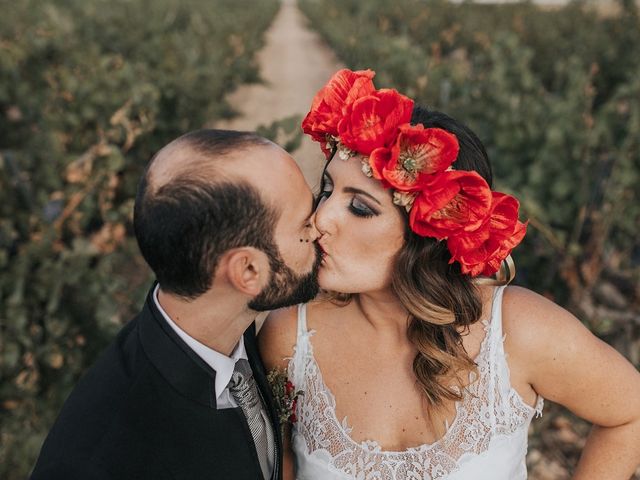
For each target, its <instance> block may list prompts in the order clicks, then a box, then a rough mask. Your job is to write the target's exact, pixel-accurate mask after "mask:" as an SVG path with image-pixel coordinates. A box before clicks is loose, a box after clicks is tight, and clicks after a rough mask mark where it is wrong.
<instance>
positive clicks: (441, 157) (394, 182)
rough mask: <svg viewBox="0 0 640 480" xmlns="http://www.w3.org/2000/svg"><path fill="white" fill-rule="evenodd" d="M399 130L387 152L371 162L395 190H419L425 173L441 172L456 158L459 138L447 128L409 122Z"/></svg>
mask: <svg viewBox="0 0 640 480" xmlns="http://www.w3.org/2000/svg"><path fill="white" fill-rule="evenodd" d="M399 130H400V133H399V135H398V138H397V140H396V142H395V144H394V145H393V146H392V147H391V151H390V153H389V154H388V155H386V156H385V157H383V158H379V157H374V158H373V161H372V163H374V162H375V164H376V170H377V171H378V172H379V175H380V177H381V178H384V179H385V180H386V181H387V182H388V183H389V184H390V185H391V186H393V187H394V188H396V189H399V190H405V191H407V190H415V189H419V188H420V187H421V185H422V184H424V182H425V181H428V179H425V175H432V174H434V173H436V172H444V171H445V170H446V169H447V168H449V167H450V166H451V164H452V163H453V162H454V161H455V160H456V158H457V157H458V150H459V149H460V147H459V145H458V139H457V138H456V136H455V135H453V134H452V133H449V132H447V131H446V130H442V129H440V128H424V127H423V126H422V125H409V124H404V125H400V127H399ZM374 153H375V152H374ZM372 156H373V154H372ZM383 159H386V163H384V165H382V160H383Z"/></svg>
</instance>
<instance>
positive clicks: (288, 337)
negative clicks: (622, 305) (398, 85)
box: [260, 70, 640, 480]
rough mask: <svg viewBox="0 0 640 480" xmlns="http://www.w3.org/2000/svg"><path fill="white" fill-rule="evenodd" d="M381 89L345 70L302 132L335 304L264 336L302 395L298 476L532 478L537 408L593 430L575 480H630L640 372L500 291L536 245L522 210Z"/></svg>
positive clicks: (469, 153)
mask: <svg viewBox="0 0 640 480" xmlns="http://www.w3.org/2000/svg"><path fill="white" fill-rule="evenodd" d="M372 77H373V72H370V71H365V72H351V71H349V70H342V71H340V72H338V73H337V74H336V75H335V76H334V77H333V78H332V79H331V80H330V81H329V83H328V84H327V86H325V87H324V88H323V89H322V90H321V91H320V92H318V94H317V96H316V98H315V99H314V101H313V105H312V108H311V112H310V113H309V115H308V116H307V117H306V119H305V121H304V123H303V128H304V130H305V132H306V133H308V134H311V135H312V136H313V138H314V139H316V140H318V141H320V142H321V147H322V149H323V151H324V152H325V153H326V154H327V157H328V160H329V161H328V164H327V166H326V169H325V173H324V178H323V182H322V191H321V193H320V197H319V201H318V207H317V210H316V214H315V225H316V228H317V229H318V231H319V233H320V234H321V237H320V238H319V241H318V243H319V245H320V247H321V249H322V252H323V262H322V266H321V268H320V271H319V277H318V280H319V283H320V286H321V287H322V288H323V289H324V290H325V291H328V292H339V293H340V295H337V294H332V295H328V296H326V297H325V298H323V299H320V300H317V301H315V302H313V303H310V304H308V305H301V306H299V307H298V308H295V309H286V310H280V311H277V312H273V313H272V314H271V315H270V316H269V318H268V320H267V321H266V323H265V325H264V327H263V329H262V331H261V336H260V344H261V351H262V355H263V358H264V361H265V364H266V366H267V368H268V369H271V368H287V369H288V376H289V379H290V380H291V381H292V382H293V383H294V384H295V388H296V389H300V390H302V391H303V392H304V394H303V395H302V396H300V397H299V398H298V401H297V405H296V406H295V409H296V411H295V414H296V417H297V422H296V423H294V424H293V429H292V437H291V440H290V443H289V445H290V447H289V449H288V451H287V452H286V454H285V462H286V464H287V465H288V469H289V472H288V474H289V476H290V478H294V476H295V477H296V478H299V479H309V478H313V479H315V478H321V479H330V478H331V479H333V478H335V479H347V478H358V479H369V478H376V479H377V478H381V479H431V478H447V479H485V478H486V479H492V480H495V479H510V480H511V479H520V478H526V475H527V473H526V465H525V455H526V449H527V429H528V426H529V423H530V421H531V419H532V418H533V417H534V416H535V415H536V414H540V413H541V411H542V398H547V399H549V400H552V401H554V402H558V403H561V404H563V405H565V406H566V407H568V408H569V409H570V410H572V411H573V412H575V413H576V414H577V415H579V416H580V417H582V418H585V419H587V420H589V421H590V422H592V423H593V424H594V425H595V426H594V428H593V431H592V433H591V435H590V437H589V439H588V441H587V444H586V446H585V449H584V452H583V455H582V458H581V460H580V463H579V465H578V468H577V470H576V472H575V478H576V479H579V478H582V479H586V478H594V479H596V478H597V479H603V478H612V479H613V478H616V479H617V478H620V479H622V478H628V477H629V476H630V475H631V474H632V473H633V471H634V470H635V468H636V465H638V463H639V462H640V375H639V374H638V372H637V371H636V370H635V369H634V368H633V366H632V365H630V364H629V363H628V362H627V361H626V360H625V359H624V358H623V357H622V356H620V355H619V354H618V353H617V352H616V351H615V350H614V349H612V348H611V347H609V346H608V345H606V344H604V343H603V342H601V341H600V340H598V339H597V338H596V337H594V336H593V335H592V334H591V333H590V332H589V331H588V330H587V329H586V328H585V327H584V326H583V325H582V324H581V323H580V322H579V321H578V320H577V319H576V318H574V317H573V316H572V315H571V314H570V313H569V312H567V311H565V310H563V309H562V308H560V307H558V306H557V305H555V304H553V303H552V302H550V301H548V300H546V299H545V298H543V297H541V296H539V295H537V294H535V293H533V292H531V291H528V290H526V289H522V288H518V287H508V288H506V287H505V286H504V285H499V286H496V284H504V283H508V280H510V278H507V279H506V280H507V281H505V279H504V278H503V277H505V275H504V274H505V272H506V271H509V270H511V272H512V271H513V268H511V269H509V268H506V266H507V265H508V264H509V263H510V257H509V253H510V252H511V250H512V249H513V248H514V247H515V246H516V245H517V244H518V243H519V242H520V241H521V240H522V238H523V236H524V234H525V230H526V225H525V224H523V223H522V222H520V221H519V220H518V202H517V201H516V200H515V198H513V197H510V196H508V195H505V194H502V193H499V192H494V191H492V190H491V188H490V185H491V180H492V179H491V168H490V165H489V162H488V158H487V155H486V152H485V150H484V148H483V146H482V144H481V143H480V141H479V140H478V139H477V137H476V136H475V135H474V134H473V133H472V132H471V131H469V130H468V129H467V128H466V127H464V126H462V125H460V124H458V123H457V122H455V121H454V120H453V119H451V118H449V117H447V116H446V115H444V114H440V113H437V112H429V111H426V110H425V109H422V108H420V107H414V105H413V102H412V101H411V100H410V99H408V98H406V97H404V96H402V95H400V94H398V93H397V92H395V91H394V90H376V89H375V88H374V86H373V83H372ZM511 265H512V264H511ZM493 274H496V275H497V279H496V280H493V281H491V280H490V278H489V277H490V276H492V275H493ZM345 294H349V295H348V297H349V298H346V297H347V296H346V295H345ZM294 455H295V462H294V461H293V460H294V458H293V456H294ZM294 463H295V467H294ZM294 468H295V469H296V472H295V473H294Z"/></svg>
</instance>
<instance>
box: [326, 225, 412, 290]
mask: <svg viewBox="0 0 640 480" xmlns="http://www.w3.org/2000/svg"><path fill="white" fill-rule="evenodd" d="M392 220H393V219H379V218H375V217H374V218H372V219H367V220H363V221H351V222H349V223H347V224H346V226H347V227H348V228H346V229H344V230H343V231H342V232H341V233H340V234H339V235H338V238H335V240H336V242H335V247H336V251H335V252H334V255H332V258H331V259H330V260H329V261H328V262H327V264H326V268H322V269H321V270H320V274H319V277H318V280H319V282H320V286H321V287H322V288H325V289H327V290H336V291H340V292H344V293H357V292H365V291H372V290H379V289H383V288H386V287H388V286H389V284H390V283H391V275H392V272H393V266H394V262H395V258H396V255H397V253H398V251H399V250H400V248H402V246H403V244H404V235H403V231H404V225H403V223H402V221H392Z"/></svg>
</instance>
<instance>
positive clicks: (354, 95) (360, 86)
mask: <svg viewBox="0 0 640 480" xmlns="http://www.w3.org/2000/svg"><path fill="white" fill-rule="evenodd" d="M374 75H375V73H374V72H372V71H371V70H362V71H357V72H353V71H351V70H348V69H342V70H339V71H338V72H336V73H335V74H334V75H333V77H331V79H330V80H329V82H328V83H327V84H326V85H325V86H324V87H323V88H322V89H320V90H319V91H318V93H317V94H316V96H315V97H314V99H313V103H312V104H311V110H310V111H309V113H308V114H307V116H306V117H305V119H304V120H303V122H302V130H303V131H304V132H305V133H306V134H308V135H311V137H312V138H313V139H314V140H315V141H317V142H320V144H321V146H322V148H323V150H324V149H325V144H326V142H327V135H333V136H337V135H338V122H339V120H340V119H341V118H342V116H343V115H344V113H345V109H346V107H347V106H348V105H350V104H351V103H353V102H354V101H355V100H356V99H358V98H360V97H363V96H366V95H369V94H370V93H372V92H374V91H375V87H374V86H373V82H372V81H371V79H372V78H373V77H374ZM325 153H326V152H325Z"/></svg>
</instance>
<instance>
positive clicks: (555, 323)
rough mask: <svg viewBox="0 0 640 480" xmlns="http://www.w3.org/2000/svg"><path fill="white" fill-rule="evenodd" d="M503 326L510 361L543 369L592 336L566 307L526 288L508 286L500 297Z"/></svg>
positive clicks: (585, 345) (587, 342)
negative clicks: (501, 297)
mask: <svg viewBox="0 0 640 480" xmlns="http://www.w3.org/2000/svg"><path fill="white" fill-rule="evenodd" d="M502 330H503V334H504V335H505V349H506V350H507V352H508V355H509V357H510V363H516V362H517V363H518V364H519V365H520V367H521V368H523V369H524V370H527V371H530V372H529V373H531V372H533V373H535V372H543V371H545V370H546V368H547V367H549V366H550V365H552V364H553V363H555V361H556V360H557V359H561V358H571V357H573V356H574V355H573V354H574V353H575V352H576V350H579V349H583V348H588V347H590V346H592V345H593V342H594V340H595V337H594V336H593V335H592V334H591V332H589V330H588V329H587V328H586V327H585V326H584V325H583V324H582V322H580V320H578V319H577V318H576V317H575V316H574V315H573V314H571V313H570V312H569V311H568V310H565V309H564V308H562V307H561V306H559V305H558V304H556V303H555V302H553V301H552V300H550V299H548V298H546V297H544V296H542V295H540V294H538V293H535V292H533V291H531V290H528V289H526V288H522V287H517V286H510V287H507V288H506V289H505V291H504V296H503V299H502Z"/></svg>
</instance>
